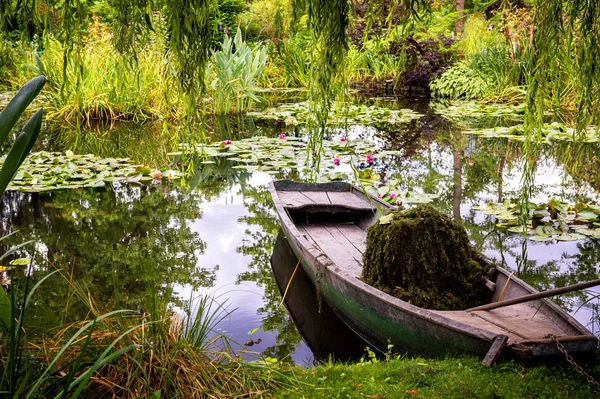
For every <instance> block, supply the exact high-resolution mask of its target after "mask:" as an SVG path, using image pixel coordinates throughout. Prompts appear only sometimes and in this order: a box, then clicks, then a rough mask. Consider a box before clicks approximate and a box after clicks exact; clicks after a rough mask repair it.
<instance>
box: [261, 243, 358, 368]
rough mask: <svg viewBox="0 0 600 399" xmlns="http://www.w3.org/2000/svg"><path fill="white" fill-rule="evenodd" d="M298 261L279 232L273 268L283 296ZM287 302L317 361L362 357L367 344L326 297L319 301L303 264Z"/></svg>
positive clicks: (303, 337) (345, 360)
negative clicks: (336, 311)
mask: <svg viewBox="0 0 600 399" xmlns="http://www.w3.org/2000/svg"><path fill="white" fill-rule="evenodd" d="M297 264H298V259H297V258H296V256H295V255H294V253H293V252H292V249H291V248H290V246H289V244H288V242H287V241H286V239H285V237H284V236H283V234H282V233H279V235H278V236H277V240H276V242H275V247H274V248H273V255H272V257H271V267H272V269H273V273H274V274H275V280H276V281H277V285H278V287H279V290H280V292H281V295H283V294H284V292H285V290H286V287H287V286H288V282H289V281H290V278H291V277H292V274H293V273H294V269H295V266H296V265H297ZM284 304H285V306H286V308H287V309H288V311H289V313H290V316H291V318H292V320H293V321H294V323H295V324H296V327H297V328H298V331H299V332H300V335H301V336H302V339H303V340H304V342H305V343H306V345H307V346H308V347H309V348H310V350H311V351H312V352H313V354H314V357H315V360H316V361H326V360H328V359H330V358H331V359H333V360H336V361H342V362H348V361H356V360H359V359H360V358H361V357H362V356H363V355H364V353H365V347H366V346H367V343H366V342H365V341H363V340H362V339H361V338H360V337H359V336H358V335H356V334H355V333H354V332H353V331H352V330H350V329H349V328H348V327H347V326H346V325H345V324H344V323H343V322H342V321H341V320H340V319H339V318H338V317H337V316H336V314H335V313H334V312H333V310H332V309H331V308H330V307H329V305H327V303H326V302H325V301H324V300H322V301H320V303H319V300H318V297H317V292H316V289H315V286H314V284H313V283H312V281H311V280H310V279H309V277H308V275H307V274H306V273H305V272H304V269H302V267H301V266H299V267H298V270H296V273H295V274H294V277H293V279H292V282H291V283H290V284H289V288H288V291H287V294H286V296H285V300H284Z"/></svg>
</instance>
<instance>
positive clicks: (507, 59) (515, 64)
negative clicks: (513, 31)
mask: <svg viewBox="0 0 600 399" xmlns="http://www.w3.org/2000/svg"><path fill="white" fill-rule="evenodd" d="M469 67H470V68H471V69H473V70H475V71H477V72H479V73H480V74H481V75H482V76H484V77H485V79H486V81H488V82H490V84H492V85H493V86H495V89H498V90H503V89H504V88H506V87H507V86H518V85H522V84H524V83H525V65H524V63H523V62H520V61H519V60H515V59H513V58H512V57H511V53H510V52H509V49H508V48H507V46H505V45H498V46H494V47H490V48H485V49H482V50H481V51H479V52H478V53H477V54H475V55H474V56H473V57H472V58H471V64H470V65H469Z"/></svg>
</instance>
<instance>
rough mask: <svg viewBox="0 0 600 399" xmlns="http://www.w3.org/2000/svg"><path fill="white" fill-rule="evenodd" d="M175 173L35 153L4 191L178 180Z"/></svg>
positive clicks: (119, 162) (117, 160)
mask: <svg viewBox="0 0 600 399" xmlns="http://www.w3.org/2000/svg"><path fill="white" fill-rule="evenodd" d="M182 176H183V174H182V173H181V172H179V171H175V170H167V171H163V172H161V171H159V170H154V169H152V168H150V167H149V166H145V165H136V164H134V163H132V162H131V161H130V160H129V158H100V157H97V156H95V155H91V154H87V155H75V154H73V153H72V152H70V151H67V152H66V153H59V152H45V151H42V152H36V153H33V154H31V155H30V156H29V157H27V158H26V159H25V161H24V162H23V164H22V165H21V167H20V168H19V170H18V171H17V173H16V174H15V176H14V178H13V180H12V182H11V184H10V185H9V186H8V188H7V189H8V190H21V191H25V192H43V191H52V190H59V189H68V188H82V187H102V186H104V185H105V184H106V183H108V182H112V181H125V182H148V181H152V180H155V181H161V180H163V179H179V178H181V177H182Z"/></svg>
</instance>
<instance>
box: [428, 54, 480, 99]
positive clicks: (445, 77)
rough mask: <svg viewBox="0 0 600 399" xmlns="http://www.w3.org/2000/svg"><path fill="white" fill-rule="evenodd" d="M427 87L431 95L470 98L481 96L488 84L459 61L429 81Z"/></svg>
mask: <svg viewBox="0 0 600 399" xmlns="http://www.w3.org/2000/svg"><path fill="white" fill-rule="evenodd" d="M429 88H430V89H431V94H432V96H433V97H437V98H450V99H465V100H470V99H475V98H481V97H483V96H484V95H485V94H486V93H487V91H488V90H489V85H488V83H487V82H486V81H485V80H484V79H483V78H482V77H481V76H480V75H479V74H477V72H475V71H473V70H472V69H471V68H469V67H468V66H467V65H465V64H462V63H459V64H456V65H454V66H453V67H451V68H450V69H448V70H447V71H446V72H444V73H443V74H441V75H440V76H438V77H437V78H435V79H434V80H433V81H432V82H430V83H429Z"/></svg>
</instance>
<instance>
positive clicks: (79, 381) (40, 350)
mask: <svg viewBox="0 0 600 399" xmlns="http://www.w3.org/2000/svg"><path fill="white" fill-rule="evenodd" d="M58 274H60V275H61V276H62V278H64V279H66V280H67V281H68V282H69V285H70V288H71V291H72V295H70V296H69V300H68V301H66V303H65V307H67V308H68V307H69V306H82V305H83V306H84V307H86V308H87V309H88V312H89V313H88V314H89V316H88V318H87V319H85V320H82V321H78V322H74V323H70V324H66V325H61V326H60V327H58V329H57V330H56V331H50V332H47V333H46V334H45V335H43V336H39V335H36V334H32V333H30V331H29V328H28V327H27V323H26V313H25V309H26V305H27V303H29V302H31V301H32V300H34V299H35V296H36V291H37V290H38V288H39V287H40V286H41V285H43V284H48V282H46V280H49V279H53V278H57V277H58ZM58 278H60V277H58ZM24 285H25V290H24V291H22V290H20V289H16V290H15V291H14V292H15V293H16V292H24V296H23V298H24V300H23V301H21V303H22V304H23V306H22V307H15V308H14V309H15V311H17V310H18V312H17V313H19V317H15V318H14V319H13V320H14V323H13V324H14V325H13V326H12V327H11V328H10V329H7V330H4V329H0V339H1V340H2V342H3V345H2V347H1V348H0V364H1V365H2V366H3V367H2V370H4V371H3V373H1V374H0V383H1V385H0V386H2V387H3V390H4V387H7V388H6V390H4V392H2V393H3V394H8V395H9V396H10V397H24V398H34V397H51V398H52V397H53V398H61V397H65V398H66V397H69V398H77V397H83V398H104V397H120V398H139V397H148V398H159V397H185V398H206V397H241V396H253V395H257V396H258V395H260V394H261V393H263V392H265V391H266V390H269V389H273V388H276V387H278V386H280V385H281V384H284V385H287V384H289V383H290V381H291V379H290V377H286V376H285V375H284V374H283V371H284V369H283V366H279V365H278V364H270V363H267V362H260V361H256V362H247V360H244V359H243V356H244V357H247V356H248V355H249V353H247V352H239V351H235V350H233V349H232V345H231V343H230V342H229V340H228V339H227V338H226V337H225V336H223V335H221V334H218V333H216V332H215V327H216V326H217V324H219V323H220V322H221V321H222V320H223V319H224V318H225V317H228V316H229V315H230V314H231V310H229V309H228V308H227V306H226V302H220V299H219V298H213V297H210V296H201V297H199V298H195V299H194V300H193V301H192V303H194V304H195V305H194V306H193V307H192V308H191V309H188V310H187V311H185V312H184V313H183V314H178V313H174V312H172V311H171V310H169V306H168V305H167V303H166V302H165V301H161V300H157V301H155V304H154V305H155V306H154V307H153V309H151V310H150V311H149V312H148V313H143V314H140V313H138V312H133V311H128V310H117V311H108V312H107V311H103V310H102V309H101V305H99V303H96V302H95V301H94V299H93V298H92V297H91V296H90V294H89V292H87V291H86V290H85V288H83V287H81V286H79V285H78V284H77V283H76V282H75V281H74V280H73V279H72V278H71V276H70V275H69V274H68V273H65V272H63V271H62V270H56V271H54V272H53V273H50V274H48V275H47V276H46V277H44V278H42V279H40V280H39V281H38V282H37V283H36V284H35V285H34V286H33V287H32V288H31V289H28V287H29V286H30V285H33V280H32V277H30V276H28V277H27V278H26V280H25V281H24ZM15 295H18V294H15ZM0 299H1V298H0ZM16 302H19V301H18V300H14V299H13V304H14V303H16ZM0 303H1V301H0ZM65 312H66V311H65Z"/></svg>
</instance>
